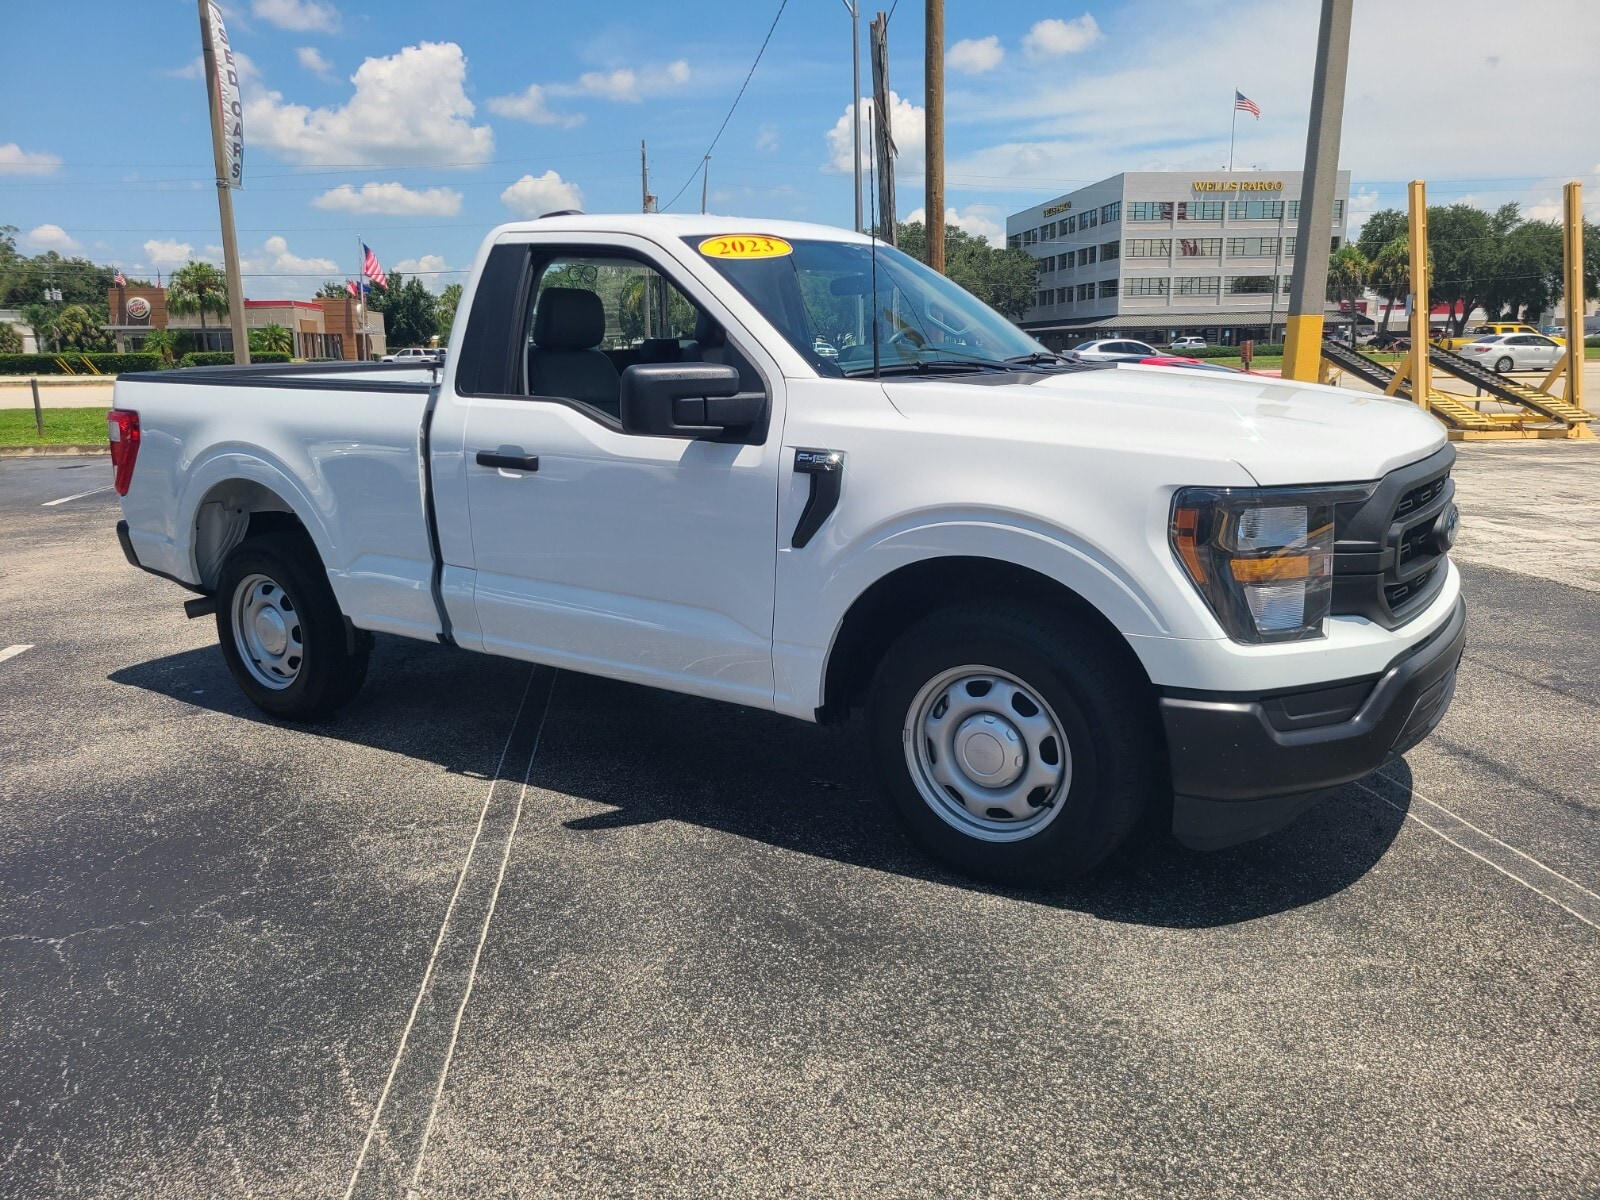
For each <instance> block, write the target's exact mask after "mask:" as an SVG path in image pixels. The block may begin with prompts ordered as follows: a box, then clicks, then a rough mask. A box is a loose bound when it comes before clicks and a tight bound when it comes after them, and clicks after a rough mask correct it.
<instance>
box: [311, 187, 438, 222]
mask: <svg viewBox="0 0 1600 1200" xmlns="http://www.w3.org/2000/svg"><path fill="white" fill-rule="evenodd" d="M311 206H312V207H313V208H320V209H323V210H325V211H327V212H347V213H376V214H378V215H381V216H386V217H453V216H455V215H456V214H457V213H459V212H460V211H461V193H460V192H458V191H455V190H454V189H452V188H445V187H436V188H424V189H422V190H420V191H413V190H412V189H410V188H408V187H406V186H405V184H403V183H364V184H362V185H361V187H360V189H359V190H357V188H356V187H355V185H353V184H349V183H341V184H340V185H339V186H338V187H336V188H334V189H333V190H332V191H328V192H323V193H322V195H320V196H318V197H317V198H316V199H315V200H313V201H312V202H311Z"/></svg>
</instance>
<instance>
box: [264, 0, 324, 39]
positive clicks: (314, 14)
mask: <svg viewBox="0 0 1600 1200" xmlns="http://www.w3.org/2000/svg"><path fill="white" fill-rule="evenodd" d="M250 11H251V12H252V13H254V14H255V15H256V16H258V17H260V18H261V19H262V20H263V21H265V22H267V24H269V25H276V26H277V27H278V28H279V29H289V30H293V31H294V32H295V33H309V32H312V31H317V32H321V33H333V32H335V31H336V30H337V29H338V28H339V13H338V10H337V9H335V8H334V7H333V6H332V5H331V4H318V3H317V2H316V0H251V2H250Z"/></svg>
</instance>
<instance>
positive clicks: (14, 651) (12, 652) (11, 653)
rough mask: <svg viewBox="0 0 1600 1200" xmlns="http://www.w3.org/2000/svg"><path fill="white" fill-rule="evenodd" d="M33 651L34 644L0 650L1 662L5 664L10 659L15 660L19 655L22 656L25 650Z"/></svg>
mask: <svg viewBox="0 0 1600 1200" xmlns="http://www.w3.org/2000/svg"><path fill="white" fill-rule="evenodd" d="M32 649H33V643H32V642H29V643H28V644H27V645H26V646H7V647H6V648H5V649H4V650H0V662H5V660H6V659H8V658H15V657H16V656H17V655H19V654H21V653H22V652H23V651H24V650H32Z"/></svg>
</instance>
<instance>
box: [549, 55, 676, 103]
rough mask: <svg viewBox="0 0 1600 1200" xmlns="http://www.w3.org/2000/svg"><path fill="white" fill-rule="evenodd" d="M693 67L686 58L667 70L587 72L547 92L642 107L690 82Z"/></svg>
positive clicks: (557, 84)
mask: <svg viewBox="0 0 1600 1200" xmlns="http://www.w3.org/2000/svg"><path fill="white" fill-rule="evenodd" d="M689 74H690V72H689V64H688V63H687V62H685V61H684V60H683V59H681V58H680V59H678V60H677V61H676V62H670V63H668V64H667V65H666V66H664V67H646V68H644V69H643V70H640V71H635V70H633V69H632V68H631V67H619V68H617V69H616V70H614V71H586V72H585V73H584V74H582V75H580V76H578V82H577V83H553V84H551V85H550V86H549V87H548V88H546V89H545V90H546V91H547V92H549V93H550V94H551V95H552V96H598V97H599V98H600V99H602V100H614V101H617V102H619V103H623V104H638V103H639V102H640V101H641V100H643V99H644V98H645V97H646V96H655V95H660V94H661V93H662V92H667V91H671V90H672V89H673V88H676V87H682V86H683V85H684V84H686V83H688V82H689Z"/></svg>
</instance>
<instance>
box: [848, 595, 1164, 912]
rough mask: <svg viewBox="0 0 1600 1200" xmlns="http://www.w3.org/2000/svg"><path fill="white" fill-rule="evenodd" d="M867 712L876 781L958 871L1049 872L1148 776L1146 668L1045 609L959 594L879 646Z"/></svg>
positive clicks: (1048, 877)
mask: <svg viewBox="0 0 1600 1200" xmlns="http://www.w3.org/2000/svg"><path fill="white" fill-rule="evenodd" d="M870 710H871V711H870V717H871V723H872V733H871V738H872V748H873V761H874V765H875V767H876V770H877V774H878V777H879V782H880V785H881V787H882V788H883V791H884V793H885V795H886V796H887V798H888V799H889V801H890V803H891V804H892V806H893V807H894V809H895V810H896V812H897V813H898V815H899V816H900V817H901V818H902V819H903V820H904V821H905V822H906V824H907V825H908V826H909V827H910V828H911V830H912V832H913V833H914V834H915V835H916V836H917V838H918V839H919V840H920V841H921V842H922V843H923V844H924V845H925V846H927V848H928V849H929V850H930V851H931V852H932V853H933V854H935V855H936V856H937V857H939V858H941V859H943V860H944V861H946V862H948V863H949V864H950V865H952V866H954V867H955V868H957V869H958V870H960V871H962V872H964V873H967V874H971V875H976V876H980V877H983V878H987V879H995V880H1000V881H1003V882H1011V883H1049V882H1061V881H1065V880H1067V879H1071V878H1073V877H1074V876H1077V875H1081V874H1083V873H1084V872H1086V871H1088V870H1090V869H1091V868H1092V867H1094V866H1095V865H1096V864H1098V863H1099V862H1100V861H1101V860H1102V859H1104V858H1105V857H1106V856H1107V855H1108V854H1110V853H1111V852H1112V851H1113V850H1115V849H1116V848H1117V846H1118V845H1119V844H1120V843H1121V842H1122V841H1123V840H1124V839H1125V838H1126V837H1127V835H1128V833H1129V832H1130V831H1131V830H1132V828H1133V826H1134V824H1135V822H1136V821H1137V820H1138V817H1139V814H1140V812H1141V811H1142V809H1143V808H1144V805H1145V802H1146V799H1147V798H1148V797H1149V796H1150V795H1151V794H1152V792H1153V791H1154V789H1155V786H1156V783H1157V779H1158V775H1159V770H1158V763H1159V757H1160V756H1159V751H1158V743H1157V741H1156V739H1155V737H1154V731H1153V728H1152V724H1151V718H1150V711H1149V703H1148V697H1147V695H1146V694H1145V693H1144V690H1143V687H1142V681H1139V682H1135V681H1133V680H1131V679H1130V678H1129V672H1128V670H1127V668H1126V666H1125V664H1124V663H1123V662H1122V661H1121V660H1120V658H1118V657H1117V656H1116V655H1114V654H1113V653H1111V652H1110V651H1109V650H1108V649H1107V648H1106V647H1105V645H1104V642H1103V640H1102V639H1101V635H1100V632H1099V630H1098V629H1083V628H1075V627H1074V626H1073V625H1072V624H1071V623H1069V622H1067V621H1066V620H1064V619H1062V618H1061V617H1060V616H1058V615H1057V614H1055V613H1052V612H1049V611H1047V610H1044V609H1042V608H1033V607H1031V606H1024V605H1016V604H1009V603H999V602H996V603H977V604H969V605H962V606H960V607H956V608H951V609H947V610H945V611H943V612H940V613H936V614H934V615H933V616H931V617H929V618H927V619H926V620H924V621H922V622H920V623H919V624H917V625H916V626H914V627H913V628H911V629H910V630H908V631H907V632H906V633H905V634H904V635H903V636H902V637H901V638H900V639H899V640H898V641H897V642H896V643H895V644H894V645H893V646H892V647H891V648H890V649H889V652H888V653H887V654H886V655H885V656H884V659H883V662H882V663H881V664H880V666H879V668H878V673H877V676H876V678H875V680H874V683H873V689H872V696H871V704H870Z"/></svg>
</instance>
